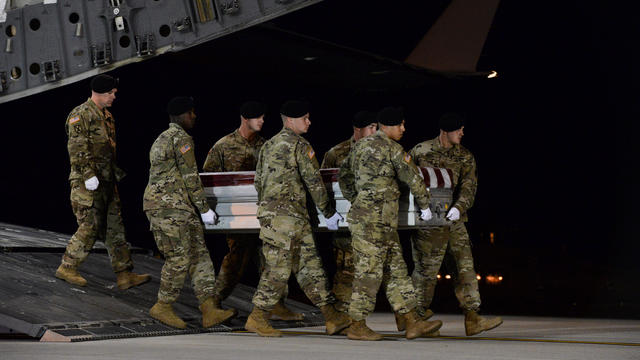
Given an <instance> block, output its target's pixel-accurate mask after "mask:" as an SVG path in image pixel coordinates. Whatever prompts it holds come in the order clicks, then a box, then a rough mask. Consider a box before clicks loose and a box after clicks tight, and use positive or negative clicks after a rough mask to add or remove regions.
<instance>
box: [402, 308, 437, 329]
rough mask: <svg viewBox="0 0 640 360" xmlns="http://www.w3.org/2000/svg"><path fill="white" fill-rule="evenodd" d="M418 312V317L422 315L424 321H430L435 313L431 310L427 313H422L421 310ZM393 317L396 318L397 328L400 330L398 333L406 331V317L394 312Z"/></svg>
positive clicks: (426, 311)
mask: <svg viewBox="0 0 640 360" xmlns="http://www.w3.org/2000/svg"><path fill="white" fill-rule="evenodd" d="M417 311H418V315H420V317H421V318H422V320H428V319H429V318H430V317H432V316H433V311H431V309H427V310H425V311H420V310H417ZM393 315H394V316H395V318H396V327H397V328H398V331H404V330H405V329H406V323H405V319H404V316H403V315H402V314H400V313H399V312H397V311H394V312H393ZM438 335H439V334H438Z"/></svg>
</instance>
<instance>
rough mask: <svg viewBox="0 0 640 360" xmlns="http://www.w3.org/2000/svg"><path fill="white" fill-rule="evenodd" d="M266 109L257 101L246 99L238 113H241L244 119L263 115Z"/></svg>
mask: <svg viewBox="0 0 640 360" xmlns="http://www.w3.org/2000/svg"><path fill="white" fill-rule="evenodd" d="M266 111H267V107H266V106H265V105H264V104H263V103H261V102H257V101H247V102H246V103H244V104H242V106H240V115H242V117H243V118H245V119H255V118H259V117H260V116H262V115H264V113H265V112H266Z"/></svg>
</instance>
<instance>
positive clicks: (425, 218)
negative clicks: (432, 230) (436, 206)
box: [420, 208, 433, 221]
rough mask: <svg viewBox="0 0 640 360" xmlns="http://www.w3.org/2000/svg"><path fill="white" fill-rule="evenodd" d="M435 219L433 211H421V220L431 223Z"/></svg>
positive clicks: (427, 209)
mask: <svg viewBox="0 0 640 360" xmlns="http://www.w3.org/2000/svg"><path fill="white" fill-rule="evenodd" d="M431 218H433V214H431V209H429V208H426V209H425V210H420V220H422V221H429V220H431Z"/></svg>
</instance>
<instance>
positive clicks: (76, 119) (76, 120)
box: [69, 116, 80, 125]
mask: <svg viewBox="0 0 640 360" xmlns="http://www.w3.org/2000/svg"><path fill="white" fill-rule="evenodd" d="M78 121H80V116H74V117H72V118H71V119H69V125H73V124H75V123H77V122H78Z"/></svg>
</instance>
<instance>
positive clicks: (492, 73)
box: [487, 70, 498, 79]
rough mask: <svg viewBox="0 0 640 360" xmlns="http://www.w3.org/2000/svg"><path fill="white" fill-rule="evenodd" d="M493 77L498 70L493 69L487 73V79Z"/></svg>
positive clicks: (496, 75)
mask: <svg viewBox="0 0 640 360" xmlns="http://www.w3.org/2000/svg"><path fill="white" fill-rule="evenodd" d="M495 77H498V72H497V71H495V70H491V73H489V75H487V79H493V78H495Z"/></svg>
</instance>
